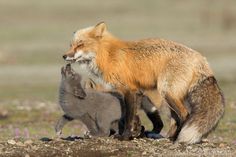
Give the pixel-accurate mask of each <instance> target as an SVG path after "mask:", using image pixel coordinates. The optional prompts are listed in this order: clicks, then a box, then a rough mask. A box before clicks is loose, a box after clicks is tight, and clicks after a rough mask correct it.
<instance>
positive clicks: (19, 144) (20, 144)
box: [16, 142, 25, 147]
mask: <svg viewBox="0 0 236 157" xmlns="http://www.w3.org/2000/svg"><path fill="white" fill-rule="evenodd" d="M16 145H17V146H20V147H23V146H25V145H24V143H22V142H17V143H16Z"/></svg>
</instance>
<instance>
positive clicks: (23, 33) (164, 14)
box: [0, 0, 236, 142]
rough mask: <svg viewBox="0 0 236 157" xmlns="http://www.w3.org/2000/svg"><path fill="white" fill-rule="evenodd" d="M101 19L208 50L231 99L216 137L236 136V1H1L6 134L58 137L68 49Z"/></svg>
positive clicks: (118, 30)
mask: <svg viewBox="0 0 236 157" xmlns="http://www.w3.org/2000/svg"><path fill="white" fill-rule="evenodd" d="M100 21H105V22H106V24H107V26H108V30H109V31H110V32H112V33H113V34H114V35H115V36H117V37H119V38H121V39H124V40H133V39H142V38H149V37H157V38H164V39H169V40H173V41H176V42H179V43H182V44H185V45H187V46H189V47H191V48H193V49H195V50H197V51H199V52H201V53H202V54H203V55H204V56H206V58H207V60H208V61H209V63H210V65H211V67H212V68H213V71H214V72H215V75H216V78H217V79H218V81H219V84H220V87H221V88H222V90H223V91H224V93H225V97H226V101H227V110H226V113H225V117H224V119H223V121H222V122H221V123H220V127H219V128H218V129H217V131H216V132H215V133H214V134H213V135H212V138H219V137H220V140H227V141H230V142H236V133H235V129H236V117H235V114H236V104H235V102H236V90H235V89H236V1H235V0H225V1H222V0H198V1H196V0H181V1H177V0H165V1H161V0H149V1H142V0H126V1H117V0H102V1H96V0H70V1H66V0H50V1H46V0H42V1H39V0H37V1H36V0H11V1H9V0H0V134H1V135H5V136H2V137H0V139H6V138H9V137H12V136H15V137H25V138H30V137H33V138H35V137H40V136H53V133H54V132H53V131H54V130H53V125H54V123H55V120H56V117H57V116H59V115H60V114H61V112H60V110H59V107H58V104H57V95H58V85H59V81H60V67H61V66H62V65H63V64H64V62H63V60H62V54H63V53H64V52H65V51H66V50H67V49H68V48H69V43H70V41H71V39H72V34H73V32H74V31H76V30H77V29H81V28H84V27H88V26H91V25H95V24H97V23H98V22H100ZM149 125H150V124H149ZM71 128H73V129H68V127H67V130H66V132H69V133H70V131H71V132H75V131H77V130H78V128H80V126H78V125H77V124H72V125H71ZM69 133H68V134H69Z"/></svg>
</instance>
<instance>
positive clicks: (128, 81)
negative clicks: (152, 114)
mask: <svg viewBox="0 0 236 157" xmlns="http://www.w3.org/2000/svg"><path fill="white" fill-rule="evenodd" d="M91 52H92V54H93V55H94V56H93V55H88V54H89V53H91ZM76 53H79V55H80V56H79V57H78V58H75V60H76V61H78V62H79V61H80V60H83V57H84V58H86V57H87V58H89V57H90V58H89V59H91V58H92V59H91V60H90V63H88V64H90V65H88V69H89V70H90V71H91V72H92V73H93V74H95V75H96V76H97V77H99V78H101V79H102V80H104V82H106V83H109V84H111V85H112V86H113V87H114V88H115V89H117V90H120V91H121V92H123V93H124V94H125V95H126V92H128V93H129V91H137V90H140V89H141V90H142V91H144V93H145V95H147V96H148V97H149V98H150V99H153V102H161V100H162V99H165V100H167V101H169V104H170V107H171V108H172V109H173V110H174V111H175V112H176V113H177V114H178V116H179V117H180V118H181V119H182V120H183V121H184V120H185V119H186V117H187V115H188V114H189V113H188V110H187V108H186V107H185V104H184V100H185V98H186V97H187V95H188V93H189V92H191V91H192V89H193V88H194V86H196V85H197V84H198V83H199V82H201V81H202V80H204V79H205V78H207V77H211V76H213V72H212V70H211V69H210V67H209V65H208V63H207V61H206V59H205V58H204V57H203V56H202V55H201V54H200V53H198V52H196V51H195V50H192V49H190V48H188V47H186V46H184V45H182V44H179V43H175V42H173V41H168V40H163V39H145V40H139V41H123V40H120V39H118V38H116V37H114V36H113V35H111V34H110V33H109V32H108V31H107V29H106V25H105V23H99V24H98V25H96V26H94V27H89V28H86V29H82V30H79V31H77V32H76V33H75V35H74V39H73V42H72V46H71V49H70V50H69V51H68V52H67V53H66V54H65V56H69V57H73V56H76ZM86 55H87V56H86ZM81 58H82V59H81ZM155 93H156V96H157V98H155ZM157 99H158V100H157ZM158 105H160V104H158ZM158 105H156V106H157V107H158Z"/></svg>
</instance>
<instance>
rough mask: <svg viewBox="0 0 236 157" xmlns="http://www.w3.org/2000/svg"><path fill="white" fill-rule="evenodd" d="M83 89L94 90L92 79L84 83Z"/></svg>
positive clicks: (94, 85)
mask: <svg viewBox="0 0 236 157" xmlns="http://www.w3.org/2000/svg"><path fill="white" fill-rule="evenodd" d="M84 89H94V90H95V89H96V84H95V82H94V81H93V80H92V79H89V80H87V81H85V84H84Z"/></svg>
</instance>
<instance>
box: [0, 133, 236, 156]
mask: <svg viewBox="0 0 236 157" xmlns="http://www.w3.org/2000/svg"><path fill="white" fill-rule="evenodd" d="M0 156H7V157H11V156H12V157H13V156H14V157H21V156H23V157H34V156H45V157H47V156H48V157H52V156H71V157H73V156H79V157H95V156H96V157H99V156H101V157H106V156H114V157H116V156H117V157H118V156H122V157H123V156H134V157H137V156H236V147H235V146H234V145H229V144H226V143H210V142H206V143H201V144H195V145H183V144H173V143H172V142H170V141H169V140H167V139H159V140H153V139H146V138H144V139H134V140H132V141H118V140H116V139H112V138H91V139H81V138H72V139H66V140H62V139H59V140H58V139H57V140H56V139H54V140H50V139H47V138H44V139H43V140H37V141H32V140H25V141H24V140H8V141H7V142H0Z"/></svg>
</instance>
